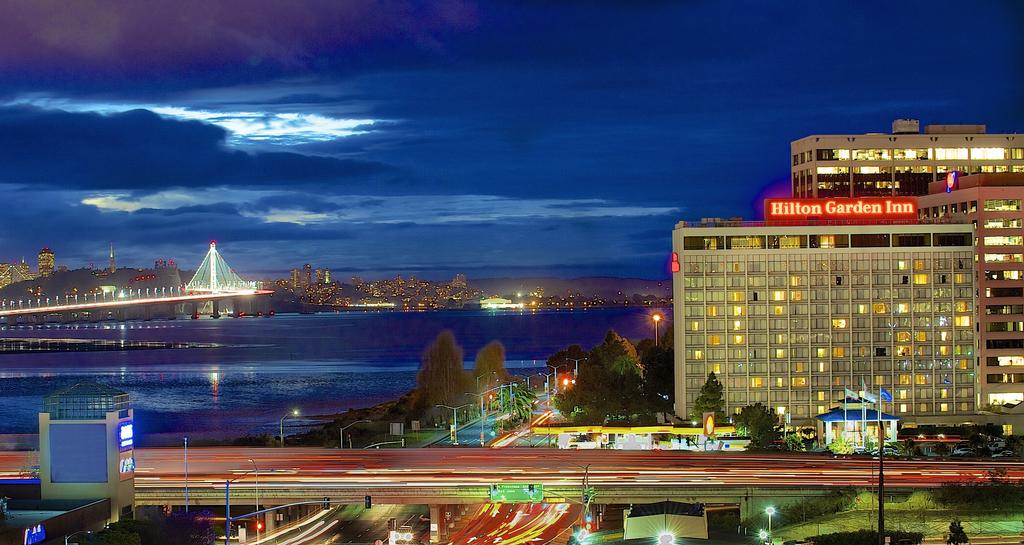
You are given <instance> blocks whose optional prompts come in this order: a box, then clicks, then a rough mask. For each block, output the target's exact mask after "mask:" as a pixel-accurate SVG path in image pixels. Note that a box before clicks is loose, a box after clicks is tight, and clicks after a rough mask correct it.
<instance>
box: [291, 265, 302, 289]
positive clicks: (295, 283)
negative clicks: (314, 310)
mask: <svg viewBox="0 0 1024 545" xmlns="http://www.w3.org/2000/svg"><path fill="white" fill-rule="evenodd" d="M300 274H302V273H301V272H300V271H299V269H292V287H293V288H297V287H299V285H300V284H301V281H300V280H299V279H300V276H299V275H300Z"/></svg>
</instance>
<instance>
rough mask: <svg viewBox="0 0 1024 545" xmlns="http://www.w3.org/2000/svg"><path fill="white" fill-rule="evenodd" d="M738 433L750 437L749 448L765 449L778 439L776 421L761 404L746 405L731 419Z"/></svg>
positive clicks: (773, 415)
mask: <svg viewBox="0 0 1024 545" xmlns="http://www.w3.org/2000/svg"><path fill="white" fill-rule="evenodd" d="M733 422H734V423H735V424H736V427H737V428H738V429H739V430H740V433H742V434H744V435H746V436H748V437H750V448H752V449H765V448H768V447H770V446H771V445H772V444H774V443H775V441H776V440H777V439H778V438H779V430H778V427H777V426H778V419H777V418H776V417H775V413H773V412H772V410H771V409H769V408H768V407H766V406H764V405H763V404H761V403H755V404H753V405H747V406H746V407H743V409H741V410H740V413H739V414H737V415H736V416H735V417H734V418H733Z"/></svg>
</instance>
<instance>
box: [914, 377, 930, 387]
mask: <svg viewBox="0 0 1024 545" xmlns="http://www.w3.org/2000/svg"><path fill="white" fill-rule="evenodd" d="M914 384H916V385H918V386H923V385H925V384H928V375H914Z"/></svg>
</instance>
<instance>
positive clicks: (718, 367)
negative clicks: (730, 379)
mask: <svg viewBox="0 0 1024 545" xmlns="http://www.w3.org/2000/svg"><path fill="white" fill-rule="evenodd" d="M711 372H712V373H714V374H716V375H720V374H722V364H721V363H716V364H714V365H712V366H711Z"/></svg>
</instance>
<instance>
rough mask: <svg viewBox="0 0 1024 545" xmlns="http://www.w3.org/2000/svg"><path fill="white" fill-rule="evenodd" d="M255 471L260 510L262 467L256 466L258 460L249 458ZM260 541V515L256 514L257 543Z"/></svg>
mask: <svg viewBox="0 0 1024 545" xmlns="http://www.w3.org/2000/svg"><path fill="white" fill-rule="evenodd" d="M249 463H251V464H252V469H253V471H255V472H256V512H257V513H259V512H260V468H258V467H256V460H253V459H252V458H249ZM259 542H260V516H259V515H256V543H259Z"/></svg>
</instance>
